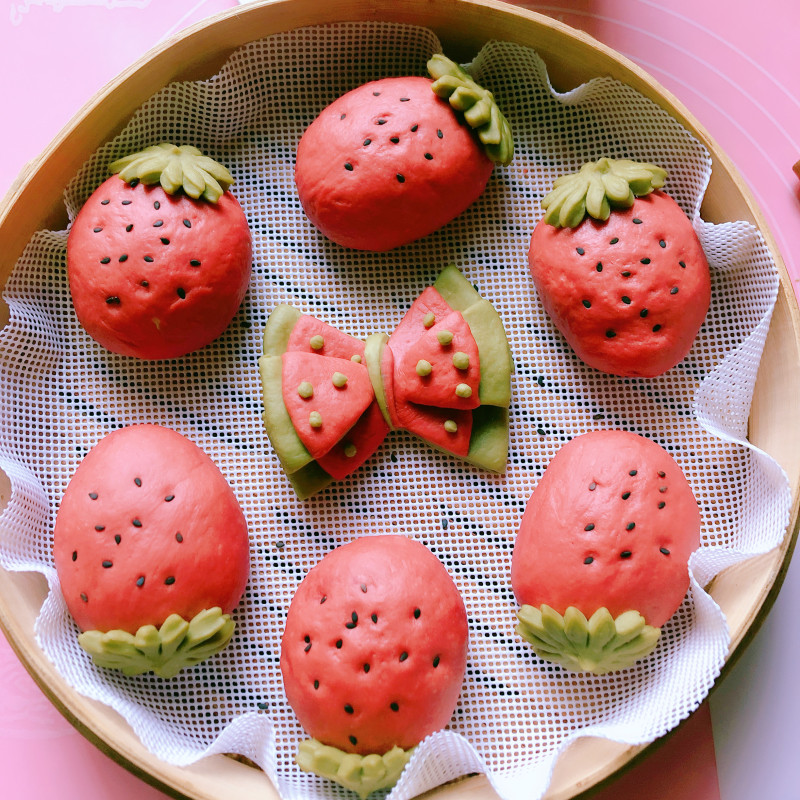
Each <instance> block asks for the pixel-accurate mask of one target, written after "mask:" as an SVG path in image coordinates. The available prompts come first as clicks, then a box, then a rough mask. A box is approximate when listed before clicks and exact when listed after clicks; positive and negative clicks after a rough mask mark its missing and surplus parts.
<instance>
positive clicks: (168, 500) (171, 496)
mask: <svg viewBox="0 0 800 800" xmlns="http://www.w3.org/2000/svg"><path fill="white" fill-rule="evenodd" d="M174 499H175V495H174V494H168V495H167V496H166V497H165V498H164V502H165V503H171V502H172V501H173V500H174Z"/></svg>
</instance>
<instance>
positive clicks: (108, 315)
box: [67, 144, 252, 360]
mask: <svg viewBox="0 0 800 800" xmlns="http://www.w3.org/2000/svg"><path fill="white" fill-rule="evenodd" d="M109 169H110V170H111V171H112V172H114V173H117V174H114V175H112V176H111V177H110V178H108V179H107V180H106V181H105V182H104V183H102V184H101V185H100V186H99V187H98V188H97V189H96V190H95V191H94V192H93V193H92V195H91V196H90V197H89V199H88V200H87V201H86V203H85V204H84V205H83V207H82V208H81V210H80V212H79V213H78V216H77V217H76V218H75V220H74V222H73V224H72V228H71V229H70V233H69V239H68V241H67V270H68V276H69V287H70V293H71V294H72V301H73V305H74V307H75V313H76V315H77V317H78V321H79V322H80V323H81V325H82V326H83V327H84V328H85V330H86V332H87V333H88V334H89V335H90V336H91V337H92V338H93V339H95V340H96V341H98V342H99V343H100V344H101V345H103V347H105V348H106V349H108V350H110V351H112V352H114V353H119V354H121V355H125V356H134V357H136V358H141V359H159V360H160V359H169V358H179V357H180V356H183V355H186V354H187V353H191V352H193V351H195V350H199V349H200V348H202V347H205V346H206V345H207V344H209V343H210V342H212V341H214V339H216V338H217V337H218V336H220V334H222V333H223V332H224V331H225V329H226V328H227V327H228V325H229V324H230V322H231V320H232V319H233V317H234V315H235V314H236V312H237V311H238V309H239V306H240V305H241V303H242V300H243V299H244V296H245V292H246V291H247V286H248V283H249V281H250V272H251V265H252V245H251V237H250V229H249V227H248V225H247V218H246V217H245V214H244V211H243V210H242V207H241V206H240V205H239V202H238V200H236V198H235V197H234V196H233V195H232V194H231V192H230V190H229V189H228V187H229V186H230V185H231V184H232V183H233V178H232V176H231V175H230V173H229V172H228V170H227V169H225V168H224V167H223V166H222V165H220V164H218V163H217V162H215V161H213V160H212V159H210V158H208V157H207V156H204V155H202V153H200V151H199V150H197V149H196V148H194V147H189V146H182V147H176V146H174V145H171V144H160V145H157V146H154V147H150V148H148V149H147V150H144V151H143V152H141V153H136V154H134V155H131V156H128V157H126V158H122V159H119V160H118V161H115V162H114V163H113V164H111V165H110V167H109Z"/></svg>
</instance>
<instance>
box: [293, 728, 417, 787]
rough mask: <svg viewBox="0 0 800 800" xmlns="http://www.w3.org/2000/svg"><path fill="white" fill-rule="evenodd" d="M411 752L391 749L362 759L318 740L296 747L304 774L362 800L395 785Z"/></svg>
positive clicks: (302, 743)
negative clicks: (335, 784) (325, 779)
mask: <svg viewBox="0 0 800 800" xmlns="http://www.w3.org/2000/svg"><path fill="white" fill-rule="evenodd" d="M413 752H414V749H413V748H412V749H411V750H403V749H402V748H400V747H393V748H392V749H391V750H390V751H389V752H388V753H384V754H383V755H379V754H377V753H371V754H370V755H366V756H361V755H358V754H357V753H345V752H344V751H343V750H339V748H337V747H331V746H330V745H327V744H322V742H320V741H318V740H317V739H306V740H305V741H303V742H301V743H300V745H299V746H298V748H297V756H296V761H297V764H298V766H299V767H300V769H302V770H304V771H305V772H313V773H314V774H315V775H319V776H320V777H321V778H328V779H329V780H332V781H335V782H336V783H338V784H339V785H340V786H344V787H345V789H350V790H351V791H353V792H356V793H357V794H358V795H359V796H360V797H361V798H362V800H364V798H366V797H367V796H368V795H370V794H371V793H372V792H377V791H378V790H379V789H390V788H391V787H392V786H394V785H395V783H397V780H398V778H399V777H400V773H402V771H403V770H404V769H405V766H406V764H407V763H408V762H409V760H410V758H411V755H412V753H413Z"/></svg>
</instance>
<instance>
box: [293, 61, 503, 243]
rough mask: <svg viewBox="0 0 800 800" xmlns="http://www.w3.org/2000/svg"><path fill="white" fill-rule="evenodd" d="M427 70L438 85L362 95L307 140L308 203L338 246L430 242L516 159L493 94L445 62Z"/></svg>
mask: <svg viewBox="0 0 800 800" xmlns="http://www.w3.org/2000/svg"><path fill="white" fill-rule="evenodd" d="M428 70H429V72H430V73H431V75H432V76H433V77H434V78H435V80H434V81H431V79H430V78H425V77H419V76H410V77H400V78H383V79H381V80H377V81H373V82H371V83H367V84H364V85H362V86H359V87H358V88H356V89H353V90H352V91H350V92H348V93H347V94H345V95H343V96H341V97H339V98H338V99H337V100H335V101H334V102H333V103H331V105H329V106H328V107H327V108H326V109H324V110H323V111H322V112H321V113H320V115H319V116H318V117H317V118H316V119H315V120H314V122H312V124H311V125H310V126H309V127H308V129H307V130H306V131H305V133H304V134H303V136H302V138H301V140H300V144H299V146H298V149H297V161H296V165H295V182H296V184H297V191H298V195H299V197H300V202H301V203H302V205H303V209H304V210H305V212H306V215H307V216H308V218H309V219H310V220H311V222H313V223H314V225H315V226H316V227H317V228H318V229H319V230H320V231H321V232H322V233H323V234H324V235H325V236H327V237H328V238H329V239H331V240H332V241H334V242H336V243H337V244H340V245H343V246H344V247H352V248H355V249H357V250H373V251H383V250H391V249H392V248H395V247H398V246H400V245H403V244H406V243H408V242H413V241H415V240H416V239H420V238H421V237H423V236H427V235H428V234H429V233H432V232H433V231H435V230H438V229H439V228H441V227H442V226H443V225H445V224H446V223H448V222H450V220H452V219H453V218H455V217H457V216H458V215H459V214H461V212H462V211H464V210H465V209H466V208H467V207H468V206H469V205H471V204H472V202H473V201H474V200H476V199H477V198H478V197H479V196H480V195H481V193H482V192H483V190H484V189H485V188H486V183H487V181H488V180H489V176H490V175H491V173H492V170H493V167H494V163H495V162H499V163H504V164H506V163H508V162H509V161H510V160H511V158H512V155H513V143H512V140H511V132H510V129H509V127H508V123H507V122H506V120H505V118H504V117H503V115H502V114H501V113H500V111H499V109H498V108H497V105H496V104H495V102H494V98H493V97H492V95H491V93H490V92H488V91H486V90H485V89H483V88H481V87H480V86H478V84H476V83H475V82H474V81H473V80H472V78H470V76H469V75H468V74H467V73H466V72H465V71H464V70H462V69H461V68H460V67H459V66H458V65H457V64H454V63H453V62H452V61H450V60H449V59H447V58H445V57H444V56H441V55H437V56H434V57H433V58H432V59H431V60H430V61H429V63H428ZM448 99H449V102H448ZM461 112H464V113H463V114H462V113H461Z"/></svg>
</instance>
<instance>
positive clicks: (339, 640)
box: [336, 639, 344, 650]
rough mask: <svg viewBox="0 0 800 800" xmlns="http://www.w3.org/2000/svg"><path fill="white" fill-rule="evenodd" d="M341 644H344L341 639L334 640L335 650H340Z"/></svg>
mask: <svg viewBox="0 0 800 800" xmlns="http://www.w3.org/2000/svg"><path fill="white" fill-rule="evenodd" d="M343 644H344V642H343V641H342V640H341V639H337V640H336V649H337V650H341V649H342V645H343Z"/></svg>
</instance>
